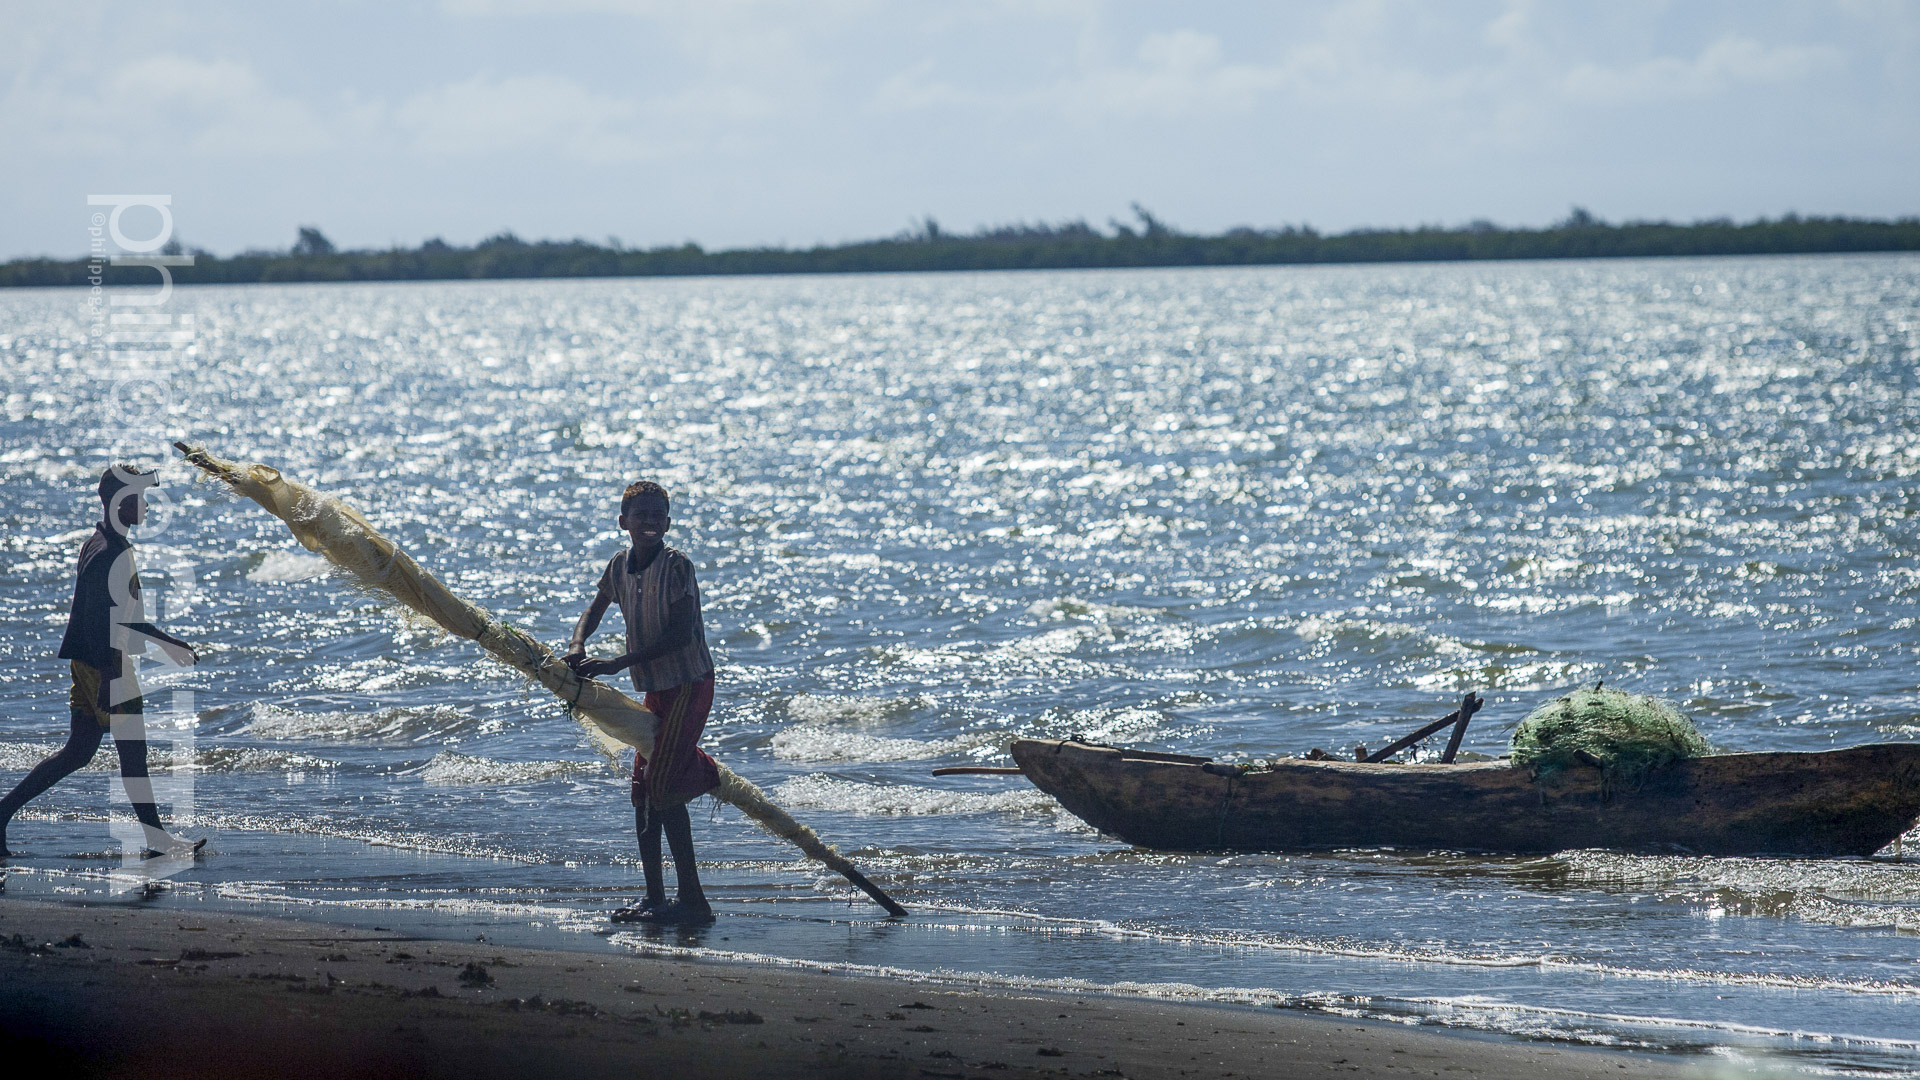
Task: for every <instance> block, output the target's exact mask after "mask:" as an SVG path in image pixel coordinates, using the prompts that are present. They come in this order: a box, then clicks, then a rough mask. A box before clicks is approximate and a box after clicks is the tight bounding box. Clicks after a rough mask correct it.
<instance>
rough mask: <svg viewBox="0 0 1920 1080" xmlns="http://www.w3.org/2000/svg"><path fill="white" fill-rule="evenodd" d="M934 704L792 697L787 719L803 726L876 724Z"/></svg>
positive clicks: (922, 700)
mask: <svg viewBox="0 0 1920 1080" xmlns="http://www.w3.org/2000/svg"><path fill="white" fill-rule="evenodd" d="M931 704H933V702H932V699H930V698H928V697H926V696H925V695H916V696H914V697H859V696H855V695H844V696H843V695H839V694H795V695H794V696H793V697H791V698H788V699H787V706H786V707H787V715H788V716H791V717H793V718H794V719H795V720H797V721H799V722H800V723H802V724H845V723H854V724H877V723H880V722H882V721H886V720H899V719H904V718H906V717H907V716H909V715H911V714H912V713H913V711H914V710H915V709H923V708H926V707H927V706H929V705H931Z"/></svg>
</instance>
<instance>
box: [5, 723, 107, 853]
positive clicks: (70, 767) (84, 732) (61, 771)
mask: <svg viewBox="0 0 1920 1080" xmlns="http://www.w3.org/2000/svg"><path fill="white" fill-rule="evenodd" d="M101 735H102V732H101V730H100V724H99V723H98V722H97V721H95V720H94V718H93V717H92V715H90V714H88V713H86V712H82V711H81V710H79V709H74V710H73V711H72V715H71V718H70V721H69V725H68V730H67V744H66V745H65V746H62V747H61V748H60V749H59V750H57V751H55V752H54V753H53V756H51V757H49V758H47V759H46V760H45V761H42V762H41V763H40V764H38V765H35V766H34V767H33V771H32V772H29V773H28V774H27V775H26V778H25V779H24V780H21V781H20V783H18V784H17V785H15V786H14V789H13V790H12V791H10V792H8V793H7V797H6V798H4V799H0V857H4V856H7V855H11V854H12V852H10V851H8V850H7V825H8V823H9V822H11V821H12V820H13V815H14V814H15V813H16V812H18V811H19V809H20V808H21V807H23V806H25V805H27V803H29V802H31V801H32V800H34V799H36V798H38V797H39V796H40V795H41V794H43V793H44V792H45V791H46V790H47V789H48V788H50V787H52V786H53V785H55V784H57V783H59V782H60V781H62V780H65V779H66V778H67V777H68V776H69V775H71V774H72V773H73V772H74V771H75V770H76V769H80V768H83V767H84V766H85V765H86V764H87V762H89V761H92V760H93V755H94V754H95V753H96V752H98V751H99V749H100V736H101Z"/></svg>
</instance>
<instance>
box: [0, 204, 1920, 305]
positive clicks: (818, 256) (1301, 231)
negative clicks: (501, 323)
mask: <svg viewBox="0 0 1920 1080" xmlns="http://www.w3.org/2000/svg"><path fill="white" fill-rule="evenodd" d="M1134 215H1135V219H1136V220H1134V221H1132V222H1124V221H1110V222H1109V223H1108V228H1107V229H1106V230H1104V231H1103V230H1101V229H1097V228H1095V227H1093V226H1091V225H1088V224H1087V223H1086V222H1085V221H1069V222H1063V223H1060V224H1033V225H1026V224H1018V225H1003V226H996V227H992V228H983V229H980V230H977V231H975V232H973V233H969V234H956V233H950V232H946V231H944V230H942V229H941V228H940V225H939V223H938V222H936V221H934V220H933V219H932V218H930V217H929V218H927V219H926V220H925V221H923V222H921V223H920V224H918V225H916V226H915V227H914V228H912V229H908V230H906V231H904V232H901V233H900V234H898V235H895V236H891V237H887V238H885V239H881V240H866V241H859V242H856V243H850V244H842V245H839V246H834V247H826V246H821V247H813V248H806V249H788V248H742V249H737V250H733V251H705V250H703V249H702V248H701V247H700V246H699V245H698V244H693V243H688V244H683V245H681V246H679V247H657V248H650V249H647V250H635V249H631V248H627V247H625V246H624V245H622V244H621V243H620V242H619V241H618V240H615V239H612V238H609V240H608V241H607V242H606V243H605V244H595V243H591V242H589V241H587V240H582V239H573V240H540V241H534V242H528V241H525V240H521V239H520V238H519V237H517V236H515V235H513V234H512V233H510V232H506V233H501V234H500V235H498V236H493V237H490V238H488V239H486V240H483V241H481V242H480V243H478V244H475V245H473V246H472V247H457V246H455V245H452V244H448V243H446V242H444V241H442V240H439V239H434V240H428V241H427V242H426V243H424V244H421V245H420V246H419V247H417V248H393V249H390V250H386V251H341V250H339V249H337V248H336V247H335V246H334V245H333V243H332V242H331V241H329V240H328V239H327V238H326V236H325V235H323V234H322V233H321V232H320V230H319V229H318V228H315V227H313V226H302V227H301V228H300V230H299V234H298V239H297V241H296V242H295V243H294V244H293V246H292V247H291V248H289V249H288V250H286V251H244V252H241V253H240V254H238V255H234V256H232V257H229V258H220V257H218V256H214V255H210V254H207V253H206V252H203V251H197V250H196V251H194V252H193V254H194V255H195V256H196V258H195V260H194V263H193V265H192V266H182V267H176V268H175V269H174V270H173V275H174V280H175V281H176V282H177V283H180V284H212V283H247V282H274V281H436V280H442V281H444V280H465V279H476V278H549V277H655V276H669V275H675V276H685V275H696V274H833V273H876V272H886V271H923V270H1039V269H1078V268H1093V267H1129V266H1268V265H1282V264H1294V263H1368V262H1449V261H1460V260H1469V259H1591V258H1621V257H1630V256H1659V255H1784V254H1805V253H1815V252H1867V251H1916V250H1920V218H1913V217H1905V218H1900V219H1898V220H1895V221H1875V220H1867V219H1861V218H1845V217H1800V216H1798V215H1795V214H1788V215H1786V216H1785V217H1781V218H1777V219H1772V220H1769V219H1765V218H1762V219H1760V220H1758V221H1751V222H1747V223H1745V224H1735V223H1734V222H1733V221H1731V220H1727V219H1720V220H1711V221H1696V222H1694V223H1693V224H1690V225H1676V224H1671V223H1668V222H1639V221H1636V222H1626V223H1624V224H1618V225H1614V224H1609V223H1607V222H1605V221H1602V220H1600V219H1599V218H1596V217H1595V216H1594V215H1592V214H1591V213H1588V212H1587V211H1586V210H1583V209H1580V208H1578V207H1576V208H1574V210H1573V212H1572V213H1571V214H1569V215H1568V217H1567V218H1566V219H1565V220H1563V221H1561V222H1558V223H1557V224H1554V225H1552V226H1549V227H1547V228H1543V229H1509V228H1504V227H1501V226H1498V225H1495V224H1493V223H1492V222H1487V221H1476V222H1473V223H1472V224H1469V225H1466V226H1464V227H1460V228H1443V227H1440V226H1437V225H1425V226H1421V227H1419V228H1414V229H1356V230H1354V231H1352V232H1346V233H1339V234H1337V235H1331V236H1323V235H1321V234H1320V233H1318V232H1316V231H1314V229H1313V228H1312V227H1311V226H1307V225H1299V226H1291V225H1290V226H1287V227H1285V228H1280V229H1251V228H1238V229H1230V230H1228V231H1227V232H1225V233H1222V234H1220V235H1218V236H1199V235H1193V234H1189V233H1185V232H1181V231H1180V230H1178V229H1175V228H1173V227H1171V226H1169V225H1167V224H1166V223H1165V222H1162V221H1161V220H1159V219H1158V218H1156V217H1154V216H1153V214H1151V213H1150V212H1148V211H1147V210H1145V209H1144V208H1142V207H1140V206H1138V205H1136V206H1135V207H1134ZM152 276H153V271H152V270H149V269H141V268H121V269H118V270H111V269H110V270H109V271H108V273H107V283H109V284H112V283H118V282H127V283H139V284H146V283H148V282H149V281H150V280H151V279H152ZM88 283H89V282H88V262H87V260H85V259H71V260H62V259H17V260H14V261H13V262H9V263H5V264H0V286H36V285H39V286H47V285H84V284H88Z"/></svg>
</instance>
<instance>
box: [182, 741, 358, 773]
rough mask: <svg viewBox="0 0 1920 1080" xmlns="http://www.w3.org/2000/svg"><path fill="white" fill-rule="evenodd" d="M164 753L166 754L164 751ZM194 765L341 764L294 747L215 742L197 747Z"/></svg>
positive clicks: (276, 768) (292, 768) (226, 769)
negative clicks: (221, 744)
mask: <svg viewBox="0 0 1920 1080" xmlns="http://www.w3.org/2000/svg"><path fill="white" fill-rule="evenodd" d="M161 756H164V755H161ZM193 763H194V766H195V767H196V768H198V769H200V770H202V771H203V772H216V773H240V772H304V771H306V770H308V769H315V770H318V769H335V768H339V765H340V763H339V762H337V761H328V760H327V759H326V758H319V757H314V756H313V755H312V754H299V753H294V752H293V751H291V750H263V749H261V748H259V747H256V746H215V747H210V748H208V749H205V750H201V751H198V752H197V753H195V754H194V756H193Z"/></svg>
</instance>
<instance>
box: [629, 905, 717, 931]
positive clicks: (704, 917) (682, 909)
mask: <svg viewBox="0 0 1920 1080" xmlns="http://www.w3.org/2000/svg"><path fill="white" fill-rule="evenodd" d="M644 921H645V922H651V923H667V924H671V925H674V926H705V925H707V924H709V923H711V922H713V921H714V915H713V909H712V908H711V907H708V906H707V905H706V904H683V903H681V902H679V901H677V900H676V901H674V902H673V903H671V904H668V905H667V906H666V907H663V908H655V909H654V911H653V913H652V914H650V915H648V916H646V917H645V919H644Z"/></svg>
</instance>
